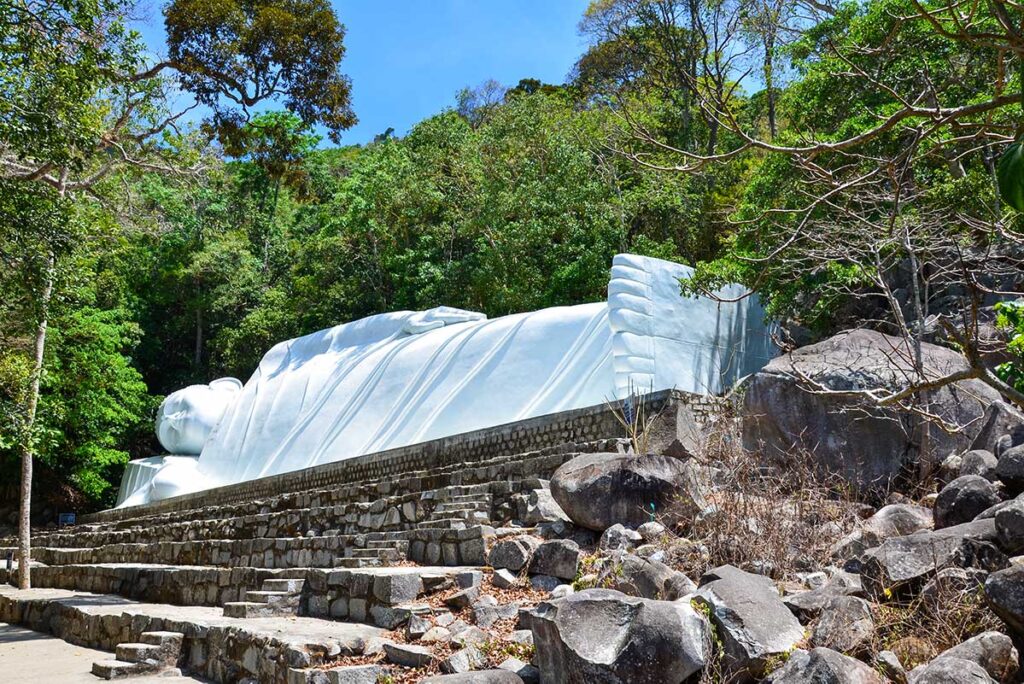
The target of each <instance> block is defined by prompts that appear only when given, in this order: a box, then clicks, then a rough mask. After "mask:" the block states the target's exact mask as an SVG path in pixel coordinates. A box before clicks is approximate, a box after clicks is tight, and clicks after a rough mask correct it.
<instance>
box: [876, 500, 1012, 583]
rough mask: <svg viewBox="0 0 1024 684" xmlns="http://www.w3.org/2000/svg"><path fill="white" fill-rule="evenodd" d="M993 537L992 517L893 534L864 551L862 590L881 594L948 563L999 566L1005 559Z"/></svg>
mask: <svg viewBox="0 0 1024 684" xmlns="http://www.w3.org/2000/svg"><path fill="white" fill-rule="evenodd" d="M995 540H996V525H995V522H994V521H993V520H991V519H985V520H975V521H973V522H969V523H963V524H962V525H955V526H953V527H946V528H943V529H941V530H931V531H922V532H915V533H914V534H910V535H907V536H904V537H893V538H892V539H889V540H887V541H886V542H884V543H883V544H882V545H881V546H879V547H877V548H874V549H871V550H869V551H867V552H866V553H865V554H864V563H863V567H862V568H861V581H862V582H863V584H864V590H865V591H866V592H867V594H868V595H869V596H873V597H883V596H884V595H885V593H886V590H889V591H902V590H904V589H905V588H906V589H910V588H913V587H915V586H919V585H920V584H924V582H926V581H927V580H928V579H930V578H931V577H932V576H933V575H934V574H935V573H936V572H938V571H939V570H941V569H943V568H948V567H961V568H981V569H983V570H987V571H989V572H991V571H993V570H999V569H1001V568H1004V567H1006V565H1007V563H1008V560H1007V558H1006V556H1005V555H1004V554H1003V553H1002V552H1001V551H1000V550H999V549H998V548H996V545H995V543H994V542H995Z"/></svg>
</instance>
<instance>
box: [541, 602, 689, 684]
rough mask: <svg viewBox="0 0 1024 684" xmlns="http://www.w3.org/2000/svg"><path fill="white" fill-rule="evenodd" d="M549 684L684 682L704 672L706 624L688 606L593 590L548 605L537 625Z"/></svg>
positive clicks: (668, 683) (542, 669) (544, 675)
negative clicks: (554, 683) (555, 683)
mask: <svg viewBox="0 0 1024 684" xmlns="http://www.w3.org/2000/svg"><path fill="white" fill-rule="evenodd" d="M531 629H532V630H533V639H534V644H535V645H536V647H537V652H536V660H535V662H536V664H537V666H538V669H539V670H540V672H541V677H542V679H543V681H545V682H559V683H561V684H593V683H595V682H601V683H602V684H646V683H650V684H680V683H681V682H683V681H684V680H685V679H686V678H687V677H690V676H691V675H693V674H694V673H696V672H698V671H700V670H701V669H702V668H703V667H704V662H705V653H704V645H705V641H706V639H707V636H708V634H707V622H706V621H705V620H704V618H703V617H702V616H701V615H700V614H699V613H698V612H697V611H696V610H694V609H693V608H692V607H691V606H690V604H689V603H687V602H679V603H671V602H668V601H651V600H648V599H641V598H634V597H630V596H626V595H625V594H622V593H620V592H617V591H612V590H610V589H587V590H585V591H581V592H577V593H575V594H573V595H571V596H568V597H566V598H564V599H559V600H558V601H554V602H550V603H542V604H540V606H538V607H537V609H536V610H535V611H534V617H533V619H532V621H531Z"/></svg>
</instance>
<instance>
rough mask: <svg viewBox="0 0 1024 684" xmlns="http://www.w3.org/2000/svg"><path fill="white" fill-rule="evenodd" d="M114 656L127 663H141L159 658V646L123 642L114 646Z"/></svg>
mask: <svg viewBox="0 0 1024 684" xmlns="http://www.w3.org/2000/svg"><path fill="white" fill-rule="evenodd" d="M114 657H115V658H116V659H117V660H122V661H124V662H127V663H141V662H143V661H146V660H154V661H156V660H159V658H160V646H159V645H157V644H134V643H130V642H129V643H124V644H118V645H117V646H116V647H114Z"/></svg>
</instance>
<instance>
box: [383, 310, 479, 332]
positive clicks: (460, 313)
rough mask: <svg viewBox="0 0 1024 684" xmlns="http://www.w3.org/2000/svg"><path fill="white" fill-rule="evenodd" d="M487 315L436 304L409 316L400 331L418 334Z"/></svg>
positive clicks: (477, 319) (475, 319)
mask: <svg viewBox="0 0 1024 684" xmlns="http://www.w3.org/2000/svg"><path fill="white" fill-rule="evenodd" d="M486 318H487V316H486V315H484V314H482V313H480V312H478V311H466V310H465V309H456V308H454V307H451V306H438V307H435V308H433V309H427V310H426V311H417V312H416V313H414V314H412V315H411V316H409V319H408V320H407V321H406V322H405V325H404V326H402V332H404V333H408V334H409V335H419V334H420V333H425V332H427V331H428V330H434V329H436V328H441V327H444V326H446V325H455V324H457V323H469V322H471V321H482V320H484V319H486Z"/></svg>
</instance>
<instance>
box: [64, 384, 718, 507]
mask: <svg viewBox="0 0 1024 684" xmlns="http://www.w3.org/2000/svg"><path fill="white" fill-rule="evenodd" d="M722 401H723V400H722V399H720V398H717V397H708V396H703V395H694V394H686V393H680V392H673V391H663V392H657V393H655V394H652V395H650V396H648V397H647V398H646V400H645V404H646V407H647V413H648V414H649V415H652V414H654V413H656V412H658V411H662V410H663V409H665V408H666V407H671V406H676V405H679V404H685V405H687V406H692V407H693V410H692V412H691V413H692V415H693V416H694V419H695V420H697V421H698V422H701V423H702V422H703V421H705V420H707V418H708V417H709V416H711V415H713V414H714V413H715V411H716V406H718V405H719V404H720V403H721V402H722ZM622 436H624V430H623V427H622V425H621V424H620V423H619V419H618V418H617V416H616V410H615V409H613V408H612V407H611V406H608V405H603V406H592V407H589V408H583V409H575V410H572V411H565V412H563V413H557V414H552V415H548V416H540V417H537V418H530V419H528V420H523V421H519V422H516V423H511V424H508V425H499V426H496V427H493V428H487V429H484V430H477V431H474V432H467V433H464V434H461V435H454V436H451V437H445V438H442V439H437V440H432V441H429V442H423V443H421V444H414V445H411V446H407V447H401V448H398V449H391V450H388V451H383V452H380V453H375V454H367V455H365V456H360V457H357V458H351V459H347V460H345V461H338V462H335V463H327V464H324V465H320V466H316V467H313V468H307V469H304V470H298V471H294V472H290V473H283V474H280V475H273V476H270V477H264V478H260V479H256V480H250V481H247V482H240V483H238V484H233V485H227V486H224V487H217V488H215V489H210V490H206V491H202V492H196V493H194V494H186V495H183V496H179V497H175V498H172V499H167V500H164V501H158V502H154V503H151V504H146V505H144V506H133V507H130V508H123V509H111V510H107V511H101V512H99V513H94V514H91V515H87V516H82V518H81V520H82V522H86V523H89V522H110V521H117V520H126V519H129V518H136V517H139V516H147V515H159V514H166V513H170V512H174V511H185V510H190V509H196V508H202V507H205V506H217V507H219V506H225V505H228V504H233V503H238V502H245V501H254V500H258V499H263V498H268V497H273V496H277V495H281V494H282V493H288V492H302V491H310V490H323V489H328V488H337V487H342V486H345V485H348V484H352V483H358V482H366V481H374V480H377V481H383V480H387V479H396V478H398V477H399V476H401V475H402V474H404V473H408V472H411V471H417V470H422V471H430V470H433V469H437V468H441V467H444V466H447V465H450V464H458V463H473V462H479V461H484V460H487V459H489V458H493V457H495V456H500V455H504V454H517V453H527V452H530V451H539V450H542V449H545V448H550V447H553V446H557V445H560V444H565V443H573V442H589V441H594V440H599V439H605V438H609V437H622Z"/></svg>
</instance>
